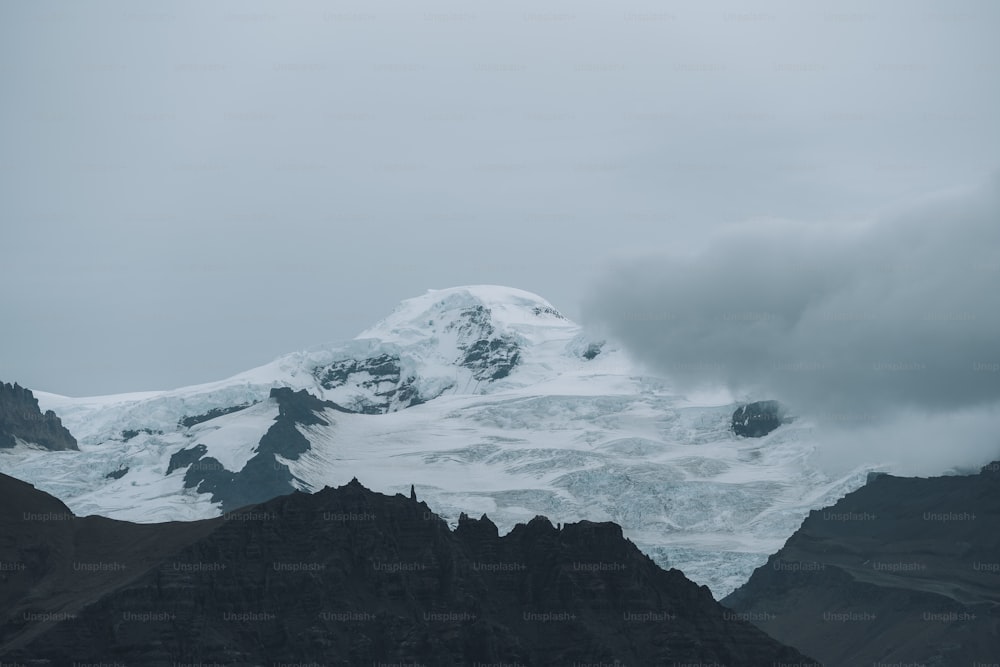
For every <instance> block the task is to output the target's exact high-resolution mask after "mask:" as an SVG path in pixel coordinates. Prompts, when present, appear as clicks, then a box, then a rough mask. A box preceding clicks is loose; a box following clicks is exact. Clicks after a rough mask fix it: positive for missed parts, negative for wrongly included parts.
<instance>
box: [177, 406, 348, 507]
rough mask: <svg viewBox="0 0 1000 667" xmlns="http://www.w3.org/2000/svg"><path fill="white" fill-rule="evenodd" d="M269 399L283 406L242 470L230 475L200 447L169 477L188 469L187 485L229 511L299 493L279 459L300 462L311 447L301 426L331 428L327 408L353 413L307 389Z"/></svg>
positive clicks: (180, 458)
mask: <svg viewBox="0 0 1000 667" xmlns="http://www.w3.org/2000/svg"><path fill="white" fill-rule="evenodd" d="M270 398H271V399H272V400H274V401H277V403H278V416H277V417H276V418H275V420H274V425H272V426H271V428H269V429H268V430H267V433H265V434H264V436H263V437H262V438H261V439H260V443H258V445H257V449H256V454H254V455H253V457H251V458H250V460H249V461H247V462H246V464H245V465H244V466H243V468H242V469H240V470H239V471H233V470H227V469H226V467H225V466H224V465H222V463H221V462H220V461H219V460H218V459H215V458H213V457H211V456H204V455H205V453H206V452H207V448H206V447H205V446H204V445H199V444H196V445H194V446H192V447H189V448H187V449H183V450H181V451H179V452H177V453H175V454H174V455H173V456H171V457H170V464H169V466H168V467H167V474H168V475H169V474H170V473H172V472H173V471H174V470H177V469H179V468H187V472H186V473H185V475H184V486H185V487H186V488H196V489H197V490H198V492H199V493H211V494H212V502H218V503H222V509H223V510H225V511H227V512H228V511H231V510H234V509H236V508H238V507H243V506H245V505H252V504H254V503H260V502H264V501H265V500H269V499H271V498H274V497H276V496H280V495H283V494H286V493H291V492H292V491H294V490H295V486H294V484H293V482H294V481H295V477H294V476H293V475H292V473H291V471H290V470H289V469H288V466H287V465H285V464H284V463H281V462H279V461H278V459H277V458H276V456H281V457H282V458H285V459H293V460H294V459H298V458H299V456H301V455H302V454H303V453H305V452H306V451H308V450H309V447H310V445H309V440H308V439H307V438H306V437H305V436H304V435H302V433H300V432H299V430H298V428H297V427H298V426H309V425H312V424H322V425H324V426H326V425H328V424H329V422H327V421H326V420H325V419H324V418H322V417H320V416H319V413H321V412H323V411H324V410H326V409H328V408H329V409H332V410H336V411H338V412H345V413H346V412H350V410H347V409H345V408H342V407H341V406H339V405H337V404H336V403H334V402H333V401H323V400H320V399H318V398H316V397H315V396H313V395H312V394H310V393H309V392H308V391H306V390H305V389H301V390H299V391H293V390H292V389H290V388H288V387H275V388H273V389H271V393H270Z"/></svg>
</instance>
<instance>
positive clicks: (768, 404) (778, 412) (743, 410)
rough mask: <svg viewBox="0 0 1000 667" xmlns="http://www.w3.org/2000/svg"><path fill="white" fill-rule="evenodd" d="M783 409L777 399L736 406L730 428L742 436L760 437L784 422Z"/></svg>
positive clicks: (785, 421) (785, 420)
mask: <svg viewBox="0 0 1000 667" xmlns="http://www.w3.org/2000/svg"><path fill="white" fill-rule="evenodd" d="M787 421H788V420H787V419H786V418H785V415H784V409H783V408H782V407H781V404H780V403H778V402H777V401H756V402H754V403H747V404H746V405H741V406H740V407H738V408H736V411H735V412H733V419H732V429H733V433H735V434H736V435H741V436H743V437H744V438H760V437H763V436H765V435H767V434H768V433H770V432H771V431H773V430H774V429H776V428H778V427H779V426H781V425H782V424H784V423H787Z"/></svg>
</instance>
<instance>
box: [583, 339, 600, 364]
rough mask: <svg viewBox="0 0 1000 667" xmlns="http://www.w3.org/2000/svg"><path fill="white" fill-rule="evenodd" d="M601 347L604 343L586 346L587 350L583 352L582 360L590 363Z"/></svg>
mask: <svg viewBox="0 0 1000 667" xmlns="http://www.w3.org/2000/svg"><path fill="white" fill-rule="evenodd" d="M603 347H604V343H591V344H590V345H588V346H587V349H586V350H584V351H583V358H584V359H586V360H587V361H590V360H591V359H593V358H594V357H596V356H597V355H599V354H600V353H601V348H603Z"/></svg>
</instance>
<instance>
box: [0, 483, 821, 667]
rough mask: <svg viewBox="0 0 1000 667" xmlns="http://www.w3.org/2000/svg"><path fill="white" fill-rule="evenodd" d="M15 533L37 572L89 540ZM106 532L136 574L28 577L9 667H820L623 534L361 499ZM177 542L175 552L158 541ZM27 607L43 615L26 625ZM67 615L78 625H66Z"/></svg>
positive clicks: (32, 525)
mask: <svg viewBox="0 0 1000 667" xmlns="http://www.w3.org/2000/svg"><path fill="white" fill-rule="evenodd" d="M23 487H27V485H24V484H22V483H20V482H18V481H17V480H13V479H12V478H9V477H5V476H0V493H2V494H3V495H4V496H5V497H6V496H7V494H8V493H9V492H10V490H11V489H13V490H14V492H15V493H17V494H19V495H20V496H23V498H24V501H23V502H21V503H20V506H19V508H18V509H19V510H21V511H24V512H41V511H50V512H61V513H67V512H68V510H66V509H65V507H64V506H63V505H62V504H61V503H59V502H58V501H57V500H55V499H54V498H51V496H47V495H46V494H42V493H39V492H37V491H34V490H33V489H31V490H30V491H26V490H25V489H24V488H23ZM28 488H30V487H28ZM3 520H4V521H6V523H5V524H4V526H3V527H4V532H3V534H4V535H11V536H13V537H14V539H15V540H16V542H12V543H11V544H9V545H7V547H8V548H11V546H12V545H13V544H16V545H18V546H17V547H13V548H14V549H15V551H14V552H13V553H9V554H8V555H7V557H8V558H9V559H10V560H12V561H17V560H21V561H24V560H26V559H28V558H34V556H33V555H31V554H26V553H25V552H24V550H21V549H20V546H19V545H21V544H22V543H24V544H27V543H28V542H30V541H32V540H34V541H36V542H37V541H45V542H46V543H47V544H52V543H54V541H56V537H58V538H59V539H63V540H64V541H65V540H66V539H70V538H67V537H66V536H68V535H71V534H75V533H76V532H77V531H78V528H77V524H78V522H81V521H85V520H81V519H78V518H69V519H67V520H65V521H63V522H61V523H55V522H50V523H39V522H27V521H21V522H20V523H18V521H17V517H16V516H14V517H4V518H3ZM103 522H104V525H105V530H104V531H103V533H102V534H101V535H99V536H98V537H99V538H100V539H99V540H97V539H95V540H93V543H94V544H103V545H105V551H104V552H103V553H101V554H87V555H86V558H87V559H91V560H92V561H100V562H106V563H108V562H121V563H127V564H128V566H129V568H128V570H127V572H124V573H122V572H108V573H103V572H98V573H87V575H88V576H83V575H79V574H78V576H77V577H75V578H71V579H66V578H63V579H59V580H55V581H53V582H52V585H49V586H48V587H47V588H44V589H42V588H39V586H38V582H37V581H36V580H37V579H38V578H39V577H44V576H45V573H47V572H64V573H66V572H70V573H71V571H72V563H73V559H79V558H83V556H81V555H79V554H78V553H77V552H75V551H73V550H72V549H69V548H67V547H64V548H49V549H47V550H45V555H44V563H43V564H41V565H40V566H38V567H35V566H32V568H31V569H30V572H31V573H32V574H31V575H30V576H29V574H28V573H27V572H28V571H27V570H22V571H20V572H17V573H15V574H14V575H12V576H13V577H14V578H17V579H18V582H19V585H18V586H16V587H15V586H9V585H8V586H5V587H4V588H3V592H2V595H4V596H5V598H4V599H3V600H2V601H3V602H4V609H10V610H11V613H9V614H8V616H7V624H6V625H4V626H2V628H3V631H4V632H5V634H3V635H0V656H2V657H3V658H4V659H5V660H11V661H16V662H19V663H21V664H24V665H43V664H45V665H52V664H55V665H60V664H69V663H71V662H77V663H93V662H119V663H124V664H142V665H172V664H174V663H191V662H202V663H209V662H214V663H219V664H236V665H258V664H273V663H275V662H277V661H280V662H302V661H315V662H317V663H320V664H324V665H371V664H373V663H376V662H381V663H404V664H422V665H428V666H430V665H434V666H438V665H440V666H448V665H468V664H472V663H476V662H478V663H484V664H490V663H493V664H496V663H508V664H521V665H526V666H527V665H561V664H567V665H568V664H573V663H574V662H576V663H600V662H603V663H609V664H615V661H616V660H617V661H619V663H618V664H627V665H671V664H682V663H685V662H699V663H703V664H704V663H707V664H715V663H718V664H726V665H741V666H748V667H755V666H758V665H760V666H768V667H771V666H772V665H773V664H775V663H784V664H802V665H812V664H815V663H814V662H812V661H810V660H808V659H806V658H804V657H803V656H801V655H800V654H799V653H798V652H797V651H795V650H793V649H790V648H788V647H785V646H782V645H780V644H778V643H777V642H775V641H774V640H773V639H771V638H770V637H768V636H767V635H765V634H764V633H763V632H761V631H760V630H758V629H757V628H755V627H754V626H753V625H751V624H749V623H745V622H743V621H740V620H736V619H733V618H730V617H729V616H727V614H726V612H725V610H724V609H723V608H722V607H721V606H720V605H719V604H718V603H716V602H715V601H714V600H713V599H712V597H711V595H710V593H709V591H708V589H707V588H705V587H699V586H697V585H696V584H694V583H693V582H691V581H689V580H688V579H686V578H685V577H684V575H683V574H682V573H680V572H678V571H676V570H670V571H663V570H661V569H660V568H658V567H657V566H656V565H655V564H654V563H653V562H652V561H651V560H650V559H649V558H647V557H646V556H644V555H643V554H642V553H640V552H639V551H638V550H637V549H636V548H635V546H634V545H633V544H632V543H631V542H629V541H628V540H625V539H623V538H622V534H621V529H620V528H619V527H618V526H616V525H614V524H610V523H590V522H580V523H577V524H568V525H566V526H565V527H563V528H561V529H558V528H556V527H554V526H552V524H551V523H549V522H548V520H546V519H544V518H541V517H537V518H535V519H534V520H532V521H531V522H529V523H528V524H526V525H523V524H522V525H519V526H517V527H516V528H515V529H514V530H513V531H512V532H511V533H510V534H509V535H507V536H505V537H500V536H499V535H498V532H497V529H496V526H495V525H493V524H492V522H490V521H489V519H487V518H486V517H483V518H482V519H480V520H473V519H469V518H468V517H464V516H463V517H462V519H461V521H460V522H459V525H458V527H457V529H456V530H455V531H454V532H452V531H450V530H449V529H448V527H447V525H446V524H445V522H444V521H443V520H441V519H439V518H438V517H437V516H436V515H435V514H434V513H433V512H432V511H431V510H430V508H428V507H427V505H426V504H424V503H420V502H418V501H417V500H416V499H414V498H406V497H404V496H403V495H401V494H399V495H396V496H385V495H382V494H378V493H373V492H371V491H368V490H367V489H365V488H364V487H362V486H361V485H360V484H359V483H358V482H357V481H356V480H355V481H353V482H351V483H350V484H347V485H345V486H342V487H340V488H337V489H330V488H327V489H324V490H322V491H320V492H317V493H315V494H304V493H294V494H292V495H288V496H284V497H281V498H276V499H274V500H271V501H269V502H267V503H264V504H262V505H258V506H255V507H253V508H248V509H247V510H244V511H242V512H240V513H237V514H234V515H231V516H230V517H229V520H223V519H216V520H213V521H208V522H205V521H202V522H195V523H191V524H185V523H175V524H152V525H144V526H131V525H130V524H122V523H121V522H113V521H109V520H103ZM53 530H54V531H55V532H57V533H60V535H61V534H62V533H65V535H62V536H61V537H60V536H56V537H53V536H51V535H49V533H50V532H52V531H53ZM129 531H133V532H129ZM158 531H163V532H164V535H165V537H164V539H162V540H160V541H152V540H149V539H146V537H147V535H155V534H156V533H157V532H158ZM185 531H186V532H185ZM126 533H127V534H128V538H129V539H128V540H127V541H126V540H125V539H122V537H123V536H125V534H126ZM168 533H169V535H170V536H172V537H170V539H167V537H166V535H167V534H168ZM178 535H180V536H181V537H178ZM78 548H79V547H78ZM143 558H146V559H148V560H145V561H143V560H142V559H143ZM90 575H93V576H90ZM28 599H30V603H29V602H28V601H27V600H28ZM26 604H30V605H31V608H32V609H33V610H34V611H33V612H32V613H34V614H38V615H39V616H29V617H27V618H26V619H25V620H23V621H22V622H20V624H19V625H17V619H20V618H24V617H23V615H22V614H21V611H22V610H23V609H24V608H25V605H26ZM67 610H72V611H71V613H72V616H71V617H62V616H58V614H59V613H62V612H67ZM46 614H48V616H45V615H46ZM52 614H56V616H52ZM43 619H44V620H43ZM14 625H16V626H17V627H12V626H14Z"/></svg>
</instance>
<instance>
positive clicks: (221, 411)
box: [177, 402, 257, 428]
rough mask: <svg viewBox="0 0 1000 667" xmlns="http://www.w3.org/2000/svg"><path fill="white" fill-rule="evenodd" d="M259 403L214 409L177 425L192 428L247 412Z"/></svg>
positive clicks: (183, 419) (188, 418)
mask: <svg viewBox="0 0 1000 667" xmlns="http://www.w3.org/2000/svg"><path fill="white" fill-rule="evenodd" d="M256 404H257V403H256V402H254V403H240V404H239V405H230V406H227V407H224V408H212V409H211V410H209V411H208V412H206V413H204V414H200V415H190V416H188V417H183V418H181V419H180V421H178V422H177V423H178V424H179V425H181V426H183V427H184V428H191V427H192V426H194V425H196V424H201V423H204V422H207V421H209V420H212V419H215V418H216V417H222V416H224V415H231V414H233V413H234V412H239V411H240V410H246V409H247V408H249V407H250V406H252V405H256Z"/></svg>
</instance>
